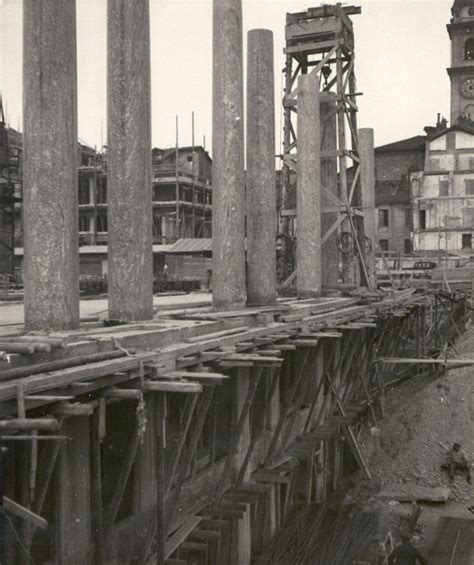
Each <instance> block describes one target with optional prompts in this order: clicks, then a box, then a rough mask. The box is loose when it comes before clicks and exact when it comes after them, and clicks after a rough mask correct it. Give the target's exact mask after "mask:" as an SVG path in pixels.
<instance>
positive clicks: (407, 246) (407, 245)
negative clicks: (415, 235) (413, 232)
mask: <svg viewBox="0 0 474 565" xmlns="http://www.w3.org/2000/svg"><path fill="white" fill-rule="evenodd" d="M404 247H405V253H407V254H408V253H411V252H412V251H413V249H412V246H411V239H405V242H404Z"/></svg>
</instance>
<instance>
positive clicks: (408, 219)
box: [405, 208, 412, 229]
mask: <svg viewBox="0 0 474 565" xmlns="http://www.w3.org/2000/svg"><path fill="white" fill-rule="evenodd" d="M411 226H412V217H411V209H410V208H405V227H407V228H410V229H411Z"/></svg>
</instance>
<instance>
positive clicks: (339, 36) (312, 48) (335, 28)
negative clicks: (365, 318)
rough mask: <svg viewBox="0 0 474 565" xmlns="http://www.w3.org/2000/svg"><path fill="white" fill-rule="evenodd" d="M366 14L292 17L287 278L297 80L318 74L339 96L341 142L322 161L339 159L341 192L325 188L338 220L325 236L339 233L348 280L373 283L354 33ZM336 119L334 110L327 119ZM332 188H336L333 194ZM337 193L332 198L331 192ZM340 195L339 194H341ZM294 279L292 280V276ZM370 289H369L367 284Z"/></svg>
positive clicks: (284, 216) (283, 211) (284, 205)
mask: <svg viewBox="0 0 474 565" xmlns="http://www.w3.org/2000/svg"><path fill="white" fill-rule="evenodd" d="M360 13H361V8H360V7H356V6H344V7H343V6H342V5H341V4H336V5H324V6H320V7H317V8H310V9H308V10H307V11H306V12H298V13H292V14H287V19H286V48H285V50H284V52H285V55H286V64H285V69H284V73H285V92H284V100H283V106H284V130H283V132H284V137H283V156H282V158H283V171H282V198H281V204H280V205H281V208H280V230H279V231H280V234H281V236H282V238H281V239H282V258H283V261H282V265H281V267H282V268H281V275H282V279H283V280H285V279H286V280H289V278H291V277H292V276H294V275H291V272H292V270H293V269H292V267H293V265H292V262H293V261H292V258H291V246H292V245H291V241H292V239H293V238H294V236H295V233H296V225H295V221H294V219H295V218H296V211H295V210H294V209H292V203H293V202H294V201H295V198H294V191H295V183H294V178H295V173H296V168H297V161H298V152H297V145H298V140H297V128H296V116H297V108H298V88H297V81H298V77H299V76H300V75H301V74H308V73H318V74H319V75H320V76H319V78H320V85H321V86H320V88H321V91H323V92H327V93H334V94H333V96H334V95H335V101H336V104H335V108H334V111H333V112H335V113H336V117H337V142H336V147H335V149H334V150H332V151H331V152H330V153H328V152H327V151H326V152H324V151H323V154H322V157H330V156H332V157H334V158H335V159H337V171H338V178H339V182H338V188H337V190H334V189H335V187H326V186H323V187H322V189H323V194H325V195H326V197H327V198H326V202H328V198H329V201H330V203H331V205H330V206H331V207H330V210H329V209H328V208H327V206H326V209H325V211H326V212H327V211H332V212H337V214H336V215H335V216H333V217H335V218H337V219H336V220H335V221H334V222H332V223H331V226H330V227H329V229H327V230H326V231H325V232H324V233H322V241H323V242H325V241H327V239H328V238H329V237H331V236H332V235H334V234H335V233H339V237H338V245H337V247H338V250H339V253H340V254H341V255H342V264H343V280H344V282H359V281H360V282H361V284H362V285H365V284H367V282H368V273H367V269H366V266H365V260H364V257H365V255H366V253H367V251H370V250H371V247H372V246H371V245H370V244H369V243H368V242H367V241H366V238H365V233H364V221H363V212H362V210H361V208H362V195H361V186H360V158H359V143H358V135H357V103H356V101H357V96H359V95H360V93H358V92H357V91H356V76H355V64H354V63H355V50H354V30H353V25H352V21H351V19H350V17H349V16H351V15H356V14H360ZM331 117H332V118H333V119H334V114H333V113H332V112H330V113H328V114H326V116H325V117H324V118H323V120H322V124H321V128H322V129H323V128H324V120H326V121H327V120H329V119H331ZM330 188H331V190H329V189H330ZM329 192H331V194H329ZM335 194H337V196H335ZM288 276H289V277H288ZM367 286H369V285H368V284H367Z"/></svg>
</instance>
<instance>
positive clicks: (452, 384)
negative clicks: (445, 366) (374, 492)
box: [362, 330, 474, 501]
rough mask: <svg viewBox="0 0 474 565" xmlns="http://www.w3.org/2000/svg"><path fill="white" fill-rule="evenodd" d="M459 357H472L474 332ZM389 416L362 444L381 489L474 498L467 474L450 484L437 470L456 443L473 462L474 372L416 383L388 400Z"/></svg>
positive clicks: (470, 369) (461, 371) (451, 373)
mask: <svg viewBox="0 0 474 565" xmlns="http://www.w3.org/2000/svg"><path fill="white" fill-rule="evenodd" d="M459 356H460V357H465V358H471V359H472V358H473V356H474V332H473V331H472V330H471V332H469V333H468V334H467V335H466V336H465V338H464V340H463V341H462V342H461V343H460V344H459ZM387 400H388V403H389V404H390V406H389V407H388V410H387V413H388V414H390V416H387V418H386V419H385V420H384V421H383V422H380V425H379V427H375V428H372V429H371V430H370V433H367V435H366V437H365V438H363V440H362V446H363V449H364V451H365V453H366V455H367V457H368V459H369V466H370V469H371V471H372V472H373V474H374V475H375V477H376V478H378V479H379V480H380V481H381V483H382V486H390V487H393V486H395V485H397V484H398V485H404V486H407V485H408V484H413V485H416V486H422V487H440V486H445V487H448V488H449V489H450V490H451V497H450V498H451V499H453V500H457V501H469V500H473V499H474V487H472V486H470V485H469V484H467V482H466V477H465V475H456V478H455V481H454V482H453V483H450V481H449V477H448V475H447V473H446V471H443V470H441V468H440V467H441V465H442V464H443V463H445V462H446V458H447V450H448V449H451V447H452V445H453V443H454V442H458V443H460V444H461V445H462V448H463V450H464V452H465V454H466V455H467V457H468V459H469V461H470V463H471V464H472V463H473V462H474V367H468V368H462V369H456V370H452V371H449V372H448V373H447V374H446V375H445V376H443V377H441V378H440V379H437V380H436V381H434V382H430V383H429V384H428V385H427V386H420V382H419V381H418V382H417V378H414V379H413V380H412V381H410V382H407V383H405V384H404V385H402V386H400V387H398V388H397V389H395V390H393V391H391V392H390V393H389V395H388V399H387Z"/></svg>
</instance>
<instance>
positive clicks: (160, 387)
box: [144, 381, 202, 394]
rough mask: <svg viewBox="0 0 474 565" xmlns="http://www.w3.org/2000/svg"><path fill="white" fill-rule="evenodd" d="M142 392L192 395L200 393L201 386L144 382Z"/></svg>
mask: <svg viewBox="0 0 474 565" xmlns="http://www.w3.org/2000/svg"><path fill="white" fill-rule="evenodd" d="M144 390H146V391H147V392H177V393H180V394H183V393H185V394H187V393H193V394H194V393H199V392H202V385H200V384H199V383H186V382H164V381H146V382H145V385H144Z"/></svg>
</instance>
